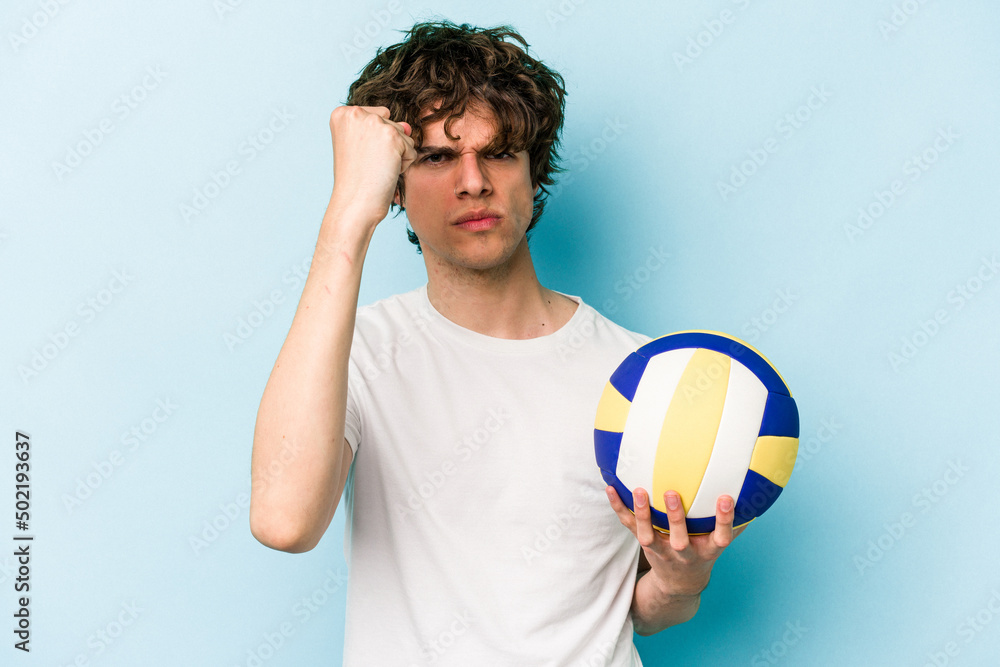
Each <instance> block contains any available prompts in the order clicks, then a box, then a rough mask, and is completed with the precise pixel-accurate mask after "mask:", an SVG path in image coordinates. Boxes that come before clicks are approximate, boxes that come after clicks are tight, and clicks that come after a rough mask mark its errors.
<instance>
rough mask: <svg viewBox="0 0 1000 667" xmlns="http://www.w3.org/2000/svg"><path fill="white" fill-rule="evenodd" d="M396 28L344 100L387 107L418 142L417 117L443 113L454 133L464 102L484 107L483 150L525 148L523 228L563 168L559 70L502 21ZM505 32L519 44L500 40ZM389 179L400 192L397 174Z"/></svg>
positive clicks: (535, 218)
mask: <svg viewBox="0 0 1000 667" xmlns="http://www.w3.org/2000/svg"><path fill="white" fill-rule="evenodd" d="M399 32H403V33H404V34H406V35H408V36H407V38H406V39H404V40H403V41H402V42H400V43H398V44H394V45H392V46H389V47H387V48H384V49H383V48H379V49H378V50H377V52H376V54H375V58H374V59H373V60H372V61H371V62H370V63H368V64H367V65H366V66H365V67H364V69H363V70H362V71H361V73H360V75H359V77H358V80H357V81H355V82H354V83H352V84H351V86H350V88H349V89H348V95H347V102H346V104H348V105H357V106H383V107H387V108H388V109H389V117H390V118H391V119H392V120H394V121H396V122H400V121H405V122H407V123H409V124H410V126H411V127H412V128H413V131H412V133H411V135H410V136H411V138H412V139H413V141H414V144H415V145H416V146H418V147H419V146H420V145H421V140H422V133H421V125H422V124H423V123H433V122H435V121H438V120H440V119H442V118H445V119H446V120H445V122H444V132H445V135H446V136H447V137H448V138H449V139H451V140H452V141H456V140H457V139H458V137H454V136H452V134H451V132H450V129H451V125H452V124H453V123H454V121H455V120H457V119H458V118H459V117H460V116H461V115H462V114H464V113H465V111H466V107H468V106H469V105H473V106H477V105H484V106H485V108H488V109H491V110H492V111H493V113H494V114H495V115H496V117H497V121H498V125H499V127H498V129H497V134H496V136H495V137H494V138H493V140H492V141H491V142H490V145H489V146H487V147H486V151H487V154H494V153H499V152H501V151H509V152H512V153H516V152H518V151H522V150H527V151H528V157H529V165H530V166H529V170H530V174H531V187H532V189H534V188H535V187H538V192H537V193H536V194H535V196H534V206H533V212H532V216H531V223H530V224H529V225H528V229H527V230H526V236H527V232H530V231H531V230H532V229H533V228H534V226H535V224H536V223H537V222H538V220H539V218H541V216H542V211H543V210H544V208H545V200H546V199H547V198H548V196H549V191H548V189H546V187H545V186H547V185H553V184H554V183H555V181H554V180H553V178H552V176H553V175H554V174H556V173H558V172H562V171H565V169H564V168H563V167H560V166H558V165H557V164H556V162H557V161H558V159H559V153H558V150H557V147H558V145H559V134H560V132H561V130H562V124H563V112H564V109H565V98H566V89H565V88H564V85H565V82H564V81H563V78H562V76H560V75H559V73H558V72H556V71H554V70H552V69H549V68H548V67H546V66H545V65H544V64H542V62H541V61H539V60H536V59H535V58H532V57H531V56H529V55H528V54H527V49H528V47H529V44H528V43H527V42H526V41H525V40H524V38H523V37H521V35H519V34H518V33H517V32H516V31H515V30H514V29H513V28H512V27H510V26H508V25H500V26H495V27H493V28H477V27H474V26H470V25H469V24H467V23H463V24H462V25H455V24H454V23H452V22H451V21H430V22H424V23H417V24H414V26H413V27H412V28H410V30H409V31H403V30H401V31H399ZM508 37H510V38H513V39H514V40H517V41H518V42H520V43H521V44H523V45H524V49H522V48H520V47H519V46H517V45H516V44H513V43H510V42H505V41H503V40H504V39H505V38H508ZM438 103H439V104H440V106H439V107H438V108H437V110H436V111H434V112H433V113H431V114H429V115H426V116H423V117H420V112H421V111H422V110H423V109H434V105H436V104H438ZM396 187H397V192H398V193H399V195H400V199H401V200H402V197H403V196H404V194H405V190H404V183H403V176H402V175H400V177H399V182H398V184H397V186H396ZM391 206H393V207H394V206H396V204H395V203H393V204H392V205H391ZM399 210H400V211H405V210H406V209H405V207H403V206H400V207H399ZM398 213H399V212H397V215H398ZM406 235H407V237H408V238H409V239H410V242H411V243H413V244H414V245H416V246H417V253H418V254H419V253H420V252H421V250H420V241H419V239H418V238H417V235H416V234H414V233H413V231H412V230H410V229H409V228H407V230H406Z"/></svg>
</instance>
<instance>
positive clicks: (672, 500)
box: [667, 493, 681, 510]
mask: <svg viewBox="0 0 1000 667" xmlns="http://www.w3.org/2000/svg"><path fill="white" fill-rule="evenodd" d="M680 506H681V503H680V499H679V498H678V497H677V494H675V493H668V494H667V507H668V508H669V509H672V510H675V509H677V508H678V507H680Z"/></svg>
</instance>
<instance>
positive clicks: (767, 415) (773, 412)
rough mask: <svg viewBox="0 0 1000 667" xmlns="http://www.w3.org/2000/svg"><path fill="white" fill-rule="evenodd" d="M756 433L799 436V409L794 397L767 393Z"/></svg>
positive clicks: (787, 436)
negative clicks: (758, 429) (758, 431)
mask: <svg viewBox="0 0 1000 667" xmlns="http://www.w3.org/2000/svg"><path fill="white" fill-rule="evenodd" d="M758 435H780V436H784V437H786V438H797V437H799V409H798V408H797V407H796V405H795V399H794V398H792V397H791V396H785V395H784V394H772V393H768V395H767V403H765V404H764V416H763V418H761V421H760V433H758Z"/></svg>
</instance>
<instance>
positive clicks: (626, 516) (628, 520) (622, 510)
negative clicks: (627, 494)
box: [604, 484, 635, 535]
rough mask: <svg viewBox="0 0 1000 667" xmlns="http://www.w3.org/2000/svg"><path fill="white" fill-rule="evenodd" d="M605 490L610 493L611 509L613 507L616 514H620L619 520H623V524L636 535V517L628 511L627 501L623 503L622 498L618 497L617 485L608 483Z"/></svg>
mask: <svg viewBox="0 0 1000 667" xmlns="http://www.w3.org/2000/svg"><path fill="white" fill-rule="evenodd" d="M604 492H605V493H607V494H608V500H610V501H611V509H613V510H614V511H615V514H617V515H618V520H619V521H621V522H622V525H624V526H625V527H626V528H628V529H629V530H630V531H632V534H633V535H634V534H635V517H634V516H632V513H631V512H629V511H628V508H627V507H625V503H623V502H622V500H621V498H619V497H618V492H617V491H616V490H615V487H613V486H611V485H610V484H608V486H607V487H605V489H604Z"/></svg>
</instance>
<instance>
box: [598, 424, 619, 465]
mask: <svg viewBox="0 0 1000 667" xmlns="http://www.w3.org/2000/svg"><path fill="white" fill-rule="evenodd" d="M621 446H622V434H621V433H615V432H614V431H602V430H601V429H599V428H595V429H594V453H595V454H596V455H597V466H598V467H599V468H600V469H601V470H607V471H608V472H610V473H611V474H614V473H615V471H617V470H618V452H619V451H620V450H621Z"/></svg>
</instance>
